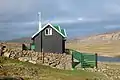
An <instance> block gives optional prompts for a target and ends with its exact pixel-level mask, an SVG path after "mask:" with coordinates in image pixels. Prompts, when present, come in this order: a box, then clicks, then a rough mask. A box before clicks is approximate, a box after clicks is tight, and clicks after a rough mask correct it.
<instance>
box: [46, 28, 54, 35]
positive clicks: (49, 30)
mask: <svg viewBox="0 0 120 80" xmlns="http://www.w3.org/2000/svg"><path fill="white" fill-rule="evenodd" d="M46 30H48V33H47V31H46ZM45 35H46V36H49V35H52V28H46V29H45Z"/></svg>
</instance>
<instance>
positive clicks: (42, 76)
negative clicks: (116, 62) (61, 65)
mask: <svg viewBox="0 0 120 80" xmlns="http://www.w3.org/2000/svg"><path fill="white" fill-rule="evenodd" d="M0 76H12V77H14V76H16V77H22V78H24V79H25V80H96V79H95V78H99V79H100V78H105V77H103V75H102V74H100V73H98V72H96V73H95V72H87V71H83V70H78V71H77V70H72V71H70V70H59V69H53V68H50V67H47V66H43V65H34V64H31V63H28V62H20V61H18V60H13V59H9V58H5V57H0ZM99 79H97V80H99ZM102 80H105V79H102Z"/></svg>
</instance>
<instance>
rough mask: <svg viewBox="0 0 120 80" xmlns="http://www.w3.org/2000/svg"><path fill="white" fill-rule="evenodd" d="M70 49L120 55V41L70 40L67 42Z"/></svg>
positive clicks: (104, 54) (103, 54) (113, 55)
mask: <svg viewBox="0 0 120 80" xmlns="http://www.w3.org/2000/svg"><path fill="white" fill-rule="evenodd" d="M66 47H67V48H69V49H75V50H78V51H81V52H87V53H98V55H102V56H112V57H117V56H120V49H119V48H120V41H119V40H115V41H114V40H113V41H100V42H94V41H91V42H70V43H67V44H66Z"/></svg>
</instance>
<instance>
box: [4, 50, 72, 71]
mask: <svg viewBox="0 0 120 80" xmlns="http://www.w3.org/2000/svg"><path fill="white" fill-rule="evenodd" d="M2 56H5V57H9V58H12V59H18V60H20V61H24V62H26V61H27V62H30V63H33V64H43V65H48V66H50V67H53V68H58V69H65V70H70V69H72V64H71V63H72V60H71V59H72V58H71V55H66V54H55V53H40V52H34V51H31V50H28V51H24V50H21V49H17V48H16V49H15V48H14V49H10V48H4V50H3V51H2Z"/></svg>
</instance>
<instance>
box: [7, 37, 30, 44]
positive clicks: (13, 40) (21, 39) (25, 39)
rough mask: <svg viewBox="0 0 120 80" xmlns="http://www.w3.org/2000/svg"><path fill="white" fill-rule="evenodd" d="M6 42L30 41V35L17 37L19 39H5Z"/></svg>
mask: <svg viewBox="0 0 120 80" xmlns="http://www.w3.org/2000/svg"><path fill="white" fill-rule="evenodd" d="M6 42H14V43H31V38H30V37H24V38H19V39H12V40H8V41H6Z"/></svg>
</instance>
